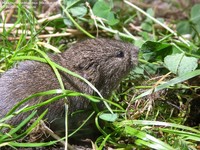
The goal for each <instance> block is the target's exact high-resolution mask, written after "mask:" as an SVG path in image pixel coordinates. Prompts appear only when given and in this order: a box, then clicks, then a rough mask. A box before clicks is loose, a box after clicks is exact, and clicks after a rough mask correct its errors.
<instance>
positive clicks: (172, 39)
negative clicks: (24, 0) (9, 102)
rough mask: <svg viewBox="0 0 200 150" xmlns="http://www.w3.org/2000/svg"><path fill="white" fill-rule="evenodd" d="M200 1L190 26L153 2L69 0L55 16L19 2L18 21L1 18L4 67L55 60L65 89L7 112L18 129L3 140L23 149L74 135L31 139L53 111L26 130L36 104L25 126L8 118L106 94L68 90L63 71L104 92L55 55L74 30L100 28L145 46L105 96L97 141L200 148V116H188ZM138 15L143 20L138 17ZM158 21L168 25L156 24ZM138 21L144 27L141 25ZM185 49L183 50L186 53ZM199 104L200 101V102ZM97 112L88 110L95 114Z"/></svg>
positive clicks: (194, 92)
mask: <svg viewBox="0 0 200 150" xmlns="http://www.w3.org/2000/svg"><path fill="white" fill-rule="evenodd" d="M122 4H123V5H122ZM113 5H114V6H115V9H114V8H113ZM172 5H173V6H176V7H177V10H179V9H182V8H181V7H182V6H181V5H180V4H178V3H177V4H174V3H172ZM7 6H8V5H6V4H5V5H4V7H2V8H1V9H0V12H1V13H3V12H5V9H8V7H7ZM101 6H104V7H101ZM198 7H199V6H198V5H196V6H195V7H192V6H191V7H190V9H189V10H188V18H186V21H187V25H188V26H186V24H184V23H186V21H185V22H182V21H183V20H172V19H171V20H167V19H166V18H165V16H164V17H163V18H157V17H155V15H154V11H153V9H148V10H146V9H142V8H140V7H138V6H136V5H134V4H132V3H130V2H129V1H126V0H124V1H118V0H116V1H111V3H106V2H105V1H104V0H102V1H94V2H90V5H89V6H86V5H85V3H83V2H82V1H79V0H77V1H74V2H72V1H66V2H65V4H63V5H62V9H63V12H62V15H58V16H56V15H55V16H56V17H54V18H52V17H49V18H48V19H46V20H43V21H41V19H38V18H37V17H36V15H33V14H34V11H37V12H38V13H39V14H40V13H41V12H40V8H38V9H34V8H33V9H27V8H25V7H24V5H21V4H20V3H19V4H18V5H16V11H15V13H14V14H12V19H11V20H10V22H11V23H12V26H11V27H8V26H9V24H8V23H6V22H5V20H3V19H2V18H1V20H0V23H1V33H0V72H4V71H6V70H8V69H9V68H12V67H13V66H14V65H15V64H16V63H18V62H19V61H23V60H35V61H40V62H43V63H48V64H49V65H50V66H51V67H52V68H53V70H54V72H55V74H56V76H57V78H58V82H59V83H60V87H61V89H62V90H63V91H58V90H52V91H46V92H42V93H38V94H35V95H32V96H30V97H28V98H26V99H24V100H22V101H21V102H20V103H19V104H18V105H16V106H15V107H14V108H13V109H12V110H11V111H10V113H9V114H8V115H7V116H5V118H1V119H0V127H8V128H10V131H9V132H8V133H7V134H4V133H2V131H0V147H4V146H5V145H7V146H10V147H16V148H17V147H44V146H49V145H54V144H55V143H57V142H59V141H62V143H63V144H65V146H66V143H65V139H66V137H67V135H68V134H69V133H66V137H60V138H58V137H57V138H55V140H54V141H50V142H33V143H31V142H30V141H25V139H26V138H27V137H29V136H30V135H31V131H32V130H33V129H34V128H35V127H36V125H37V124H38V123H39V121H40V120H42V119H43V117H44V115H45V114H46V113H47V111H48V110H46V111H45V112H44V113H43V114H41V115H40V116H39V117H38V118H37V119H35V122H34V123H33V124H32V125H31V126H29V127H28V128H27V129H26V130H23V131H21V129H22V127H24V126H26V124H27V123H28V122H29V121H30V120H31V119H32V118H35V115H36V111H32V113H31V114H30V116H28V117H27V118H26V119H25V120H24V121H23V122H21V123H20V124H19V125H18V126H17V127H11V126H10V125H8V124H6V123H5V121H6V120H7V119H9V118H11V117H15V115H16V114H18V113H22V112H26V111H31V110H35V108H38V107H40V106H42V105H46V104H48V103H51V102H53V101H57V100H59V99H60V98H62V97H64V96H66V97H68V96H83V97H85V98H87V99H88V100H90V101H93V102H95V103H96V102H99V101H101V100H103V99H102V97H101V94H100V93H99V94H98V95H99V96H98V97H94V96H89V95H86V94H84V93H78V92H73V91H69V90H67V89H64V86H63V83H62V80H61V77H60V75H59V70H62V71H65V72H67V73H69V74H70V75H72V76H75V77H77V78H79V79H81V80H83V82H86V83H87V84H88V85H89V86H91V87H92V88H93V89H94V90H95V91H96V92H97V93H98V90H96V89H95V87H93V85H91V84H90V83H89V82H88V81H87V80H86V79H84V78H83V77H81V76H79V75H77V74H75V73H73V72H71V71H70V70H67V68H63V67H62V66H59V65H58V64H56V63H55V62H52V61H51V60H50V59H49V57H48V55H47V54H48V53H59V51H64V50H66V49H67V48H68V47H69V46H70V44H68V43H67V44H66V43H63V42H61V41H66V40H69V39H71V38H72V37H73V38H80V37H84V38H94V37H95V36H96V35H97V32H98V34H99V35H100V36H105V37H113V36H115V37H117V38H120V39H122V40H123V41H126V42H130V43H132V44H134V45H136V46H138V47H139V48H140V53H139V64H138V67H137V68H136V69H134V70H132V71H131V73H130V74H129V76H128V77H127V78H126V79H124V80H123V81H122V83H121V84H120V86H119V88H118V89H117V90H116V91H114V92H113V95H112V96H111V98H110V99H109V100H104V102H105V104H106V105H107V109H105V110H103V111H100V112H97V114H95V115H96V118H95V123H96V126H97V128H98V129H99V131H100V133H101V135H100V136H99V137H98V138H97V140H96V141H93V142H94V145H95V147H96V149H103V148H104V147H105V148H108V147H112V148H114V149H134V148H135V149H158V150H161V149H162V150H169V149H170V150H172V149H180V150H182V149H184V150H188V149H198V145H199V141H200V131H199V122H198V123H197V124H195V126H191V127H190V123H188V121H193V122H195V120H191V114H193V113H195V112H194V111H196V110H193V109H191V108H193V107H192V102H193V101H195V100H198V99H199V89H200V85H199V81H198V79H199V75H200V70H199V63H198V59H199V58H200V53H199V48H198V47H199V46H200V43H199V36H198V35H199V31H200V30H199V25H198V20H196V19H195V18H198V17H200V16H199V13H198V11H197V10H198ZM73 8H76V10H77V11H74V10H73ZM117 8H118V9H117ZM120 9H123V10H122V11H121V10H120ZM85 10H87V11H85ZM119 10H120V11H119ZM93 15H95V16H96V17H94V16H93ZM62 17H64V19H63V18H62ZM136 21H137V23H136V24H134V23H135V22H136ZM164 21H165V22H164ZM166 21H168V22H167V23H166ZM180 23H181V24H182V25H184V26H186V28H185V30H184V32H186V31H187V34H188V35H190V36H191V38H188V39H187V38H184V37H185V33H183V30H182V28H181V27H182V26H180V25H179V26H177V24H180ZM131 25H132V26H131ZM156 25H159V27H160V28H156ZM133 26H134V27H135V29H137V30H134V28H133ZM174 26H175V27H177V29H176V28H174ZM176 30H177V31H176ZM177 54H181V56H183V57H181V58H179V57H178V55H177ZM167 57H168V58H175V60H176V61H175V60H171V64H168V63H167V61H166V58H167ZM183 58H186V59H187V61H188V62H187V61H186V62H185V63H184V65H185V64H186V66H183V65H182V64H183V63H182V61H183ZM192 60H194V61H193V64H190V62H191V61H192ZM173 65H175V66H173ZM185 68H186V69H185ZM178 72H179V73H178ZM55 93H56V94H58V95H56V96H55V97H53V98H51V99H49V100H47V101H45V102H43V103H40V104H37V105H34V106H29V107H24V108H22V109H20V110H18V111H15V110H16V109H17V107H19V106H20V105H22V104H23V103H24V102H25V101H27V100H29V99H31V98H33V97H37V96H40V95H53V94H55ZM197 107H198V108H200V105H198V106H197ZM196 113H198V112H196ZM92 115H94V113H92V114H91V116H92ZM91 116H88V120H89V119H91V118H90V117H91ZM86 121H87V120H86ZM83 125H84V124H83ZM19 131H21V132H19ZM70 136H71V135H70Z"/></svg>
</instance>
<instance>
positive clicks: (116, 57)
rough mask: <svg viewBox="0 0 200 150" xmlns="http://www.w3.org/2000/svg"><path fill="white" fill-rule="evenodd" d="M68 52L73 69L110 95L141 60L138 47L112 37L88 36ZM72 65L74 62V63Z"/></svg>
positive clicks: (103, 92)
mask: <svg viewBox="0 0 200 150" xmlns="http://www.w3.org/2000/svg"><path fill="white" fill-rule="evenodd" d="M66 54H67V55H70V56H68V57H67V56H66V57H67V58H68V59H70V60H69V62H70V63H72V64H73V68H72V69H73V70H74V71H76V72H77V73H79V74H80V75H81V76H83V77H85V78H86V79H88V80H89V81H90V82H92V83H93V84H94V85H95V86H96V87H97V89H99V90H100V91H102V94H104V95H105V96H106V95H109V94H110V92H111V91H112V90H113V89H114V88H116V86H117V85H118V84H119V82H120V81H121V79H122V78H123V77H124V76H125V75H127V74H128V73H129V72H130V70H131V69H132V68H133V67H135V66H136V64H137V62H138V58H137V56H138V49H137V48H136V47H135V46H133V45H131V44H129V43H124V42H121V41H117V40H111V39H103V38H100V39H88V40H85V41H83V42H79V43H77V44H74V45H73V46H72V47H71V48H70V49H68V50H67V53H66ZM70 65H71V64H70Z"/></svg>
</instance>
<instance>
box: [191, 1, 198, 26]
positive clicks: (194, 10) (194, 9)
mask: <svg viewBox="0 0 200 150" xmlns="http://www.w3.org/2000/svg"><path fill="white" fill-rule="evenodd" d="M191 21H192V22H193V23H195V24H200V4H196V5H194V6H193V7H192V9H191Z"/></svg>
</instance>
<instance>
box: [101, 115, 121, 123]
mask: <svg viewBox="0 0 200 150" xmlns="http://www.w3.org/2000/svg"><path fill="white" fill-rule="evenodd" d="M99 118H101V119H102V120H106V121H110V122H114V121H116V119H117V118H118V115H117V114H111V113H103V114H101V115H100V116H99Z"/></svg>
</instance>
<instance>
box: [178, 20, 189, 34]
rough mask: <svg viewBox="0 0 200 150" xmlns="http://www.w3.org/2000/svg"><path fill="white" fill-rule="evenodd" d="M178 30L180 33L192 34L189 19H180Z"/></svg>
mask: <svg viewBox="0 0 200 150" xmlns="http://www.w3.org/2000/svg"><path fill="white" fill-rule="evenodd" d="M176 28H177V32H178V33H179V34H191V33H192V27H191V24H190V22H189V21H180V22H179V23H178V24H177V27H176Z"/></svg>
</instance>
